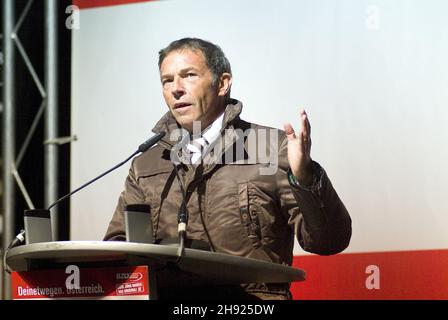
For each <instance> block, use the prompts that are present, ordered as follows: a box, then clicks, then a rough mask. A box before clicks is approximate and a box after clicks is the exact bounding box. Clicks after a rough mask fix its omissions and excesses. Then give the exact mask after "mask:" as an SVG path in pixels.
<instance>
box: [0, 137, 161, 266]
mask: <svg viewBox="0 0 448 320" xmlns="http://www.w3.org/2000/svg"><path fill="white" fill-rule="evenodd" d="M165 134H166V133H165V132H163V131H162V132H159V133H157V134H155V135H154V136H152V137H151V138H149V139H148V140H146V141H145V142H143V143H142V144H141V145H139V146H138V149H137V150H136V151H135V152H134V153H132V154H131V155H130V156H129V157H127V158H126V159H125V160H124V161H122V162H120V163H119V164H117V165H115V166H114V167H112V168H110V169H109V170H107V171H106V172H104V173H102V174H100V175H99V176H97V177H95V178H93V179H92V180H90V181H88V182H86V183H85V184H83V185H82V186H80V187H79V188H77V189H75V190H73V191H72V192H70V193H68V194H66V195H65V196H63V197H62V198H59V199H58V200H56V201H55V202H53V203H52V204H51V205H50V206H49V207H48V209H47V210H50V209H51V208H53V207H54V206H55V205H57V204H58V203H59V202H61V201H63V200H65V199H67V198H68V197H70V196H71V195H73V194H74V193H76V192H78V191H80V190H81V189H84V188H85V187H87V186H88V185H90V184H92V183H93V182H95V181H97V180H98V179H100V178H102V177H104V176H105V175H106V174H108V173H110V172H111V171H114V170H115V169H117V168H119V167H121V166H122V165H124V164H125V163H126V162H128V161H129V160H130V159H131V158H133V157H134V156H136V155H137V154H139V153H143V152H145V151H146V150H148V149H149V148H151V147H152V146H153V145H155V144H156V143H157V142H158V141H159V140H160V139H162V138H163V137H164V136H165ZM23 241H25V230H24V229H22V230H20V233H19V234H18V235H16V237H15V238H14V239H13V240H12V241H11V243H10V244H9V246H8V247H7V249H6V250H5V253H4V255H3V265H4V266H5V270H6V272H8V273H11V270H9V268H8V266H7V265H6V254H7V253H8V251H9V250H10V249H11V248H14V247H15V246H17V245H19V244H21V243H23Z"/></svg>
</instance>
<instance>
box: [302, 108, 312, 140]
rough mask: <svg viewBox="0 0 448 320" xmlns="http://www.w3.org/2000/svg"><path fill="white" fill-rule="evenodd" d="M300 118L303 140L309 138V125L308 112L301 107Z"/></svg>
mask: <svg viewBox="0 0 448 320" xmlns="http://www.w3.org/2000/svg"><path fill="white" fill-rule="evenodd" d="M300 120H301V125H302V137H303V138H304V139H305V140H308V139H310V138H311V125H310V121H309V119H308V114H307V113H306V112H305V110H303V109H301V110H300Z"/></svg>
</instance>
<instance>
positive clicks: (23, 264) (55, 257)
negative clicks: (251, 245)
mask: <svg viewBox="0 0 448 320" xmlns="http://www.w3.org/2000/svg"><path fill="white" fill-rule="evenodd" d="M6 264H7V265H8V267H9V268H10V269H11V270H12V271H16V272H19V273H20V272H26V271H33V270H34V271H36V270H50V271H51V270H58V269H59V270H60V269H65V268H66V267H67V266H68V265H75V266H77V267H79V268H81V269H82V268H105V267H122V266H147V267H148V279H149V299H152V300H157V299H159V297H160V293H161V292H163V291H165V292H167V290H168V291H169V289H170V288H195V287H201V286H213V287H219V286H230V287H232V286H234V287H239V285H240V284H249V283H285V282H295V281H302V280H304V279H305V272H304V271H303V270H300V269H296V268H292V267H289V266H284V265H280V264H276V263H271V262H266V261H262V260H256V259H251V258H243V257H238V256H232V255H227V254H221V253H216V252H209V251H203V250H198V249H190V248H186V249H185V251H184V255H183V256H181V257H178V247H177V246H175V245H158V244H144V243H132V242H120V241H58V242H41V243H33V244H28V245H22V246H19V247H15V248H13V249H11V250H10V251H9V252H8V253H7V256H6ZM187 292H188V289H187Z"/></svg>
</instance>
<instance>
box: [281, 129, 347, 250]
mask: <svg viewBox="0 0 448 320" xmlns="http://www.w3.org/2000/svg"><path fill="white" fill-rule="evenodd" d="M312 166H313V171H314V175H315V183H314V184H313V185H312V186H310V187H309V188H305V187H300V186H299V185H297V184H294V183H293V182H292V181H291V180H290V179H289V178H288V175H290V169H289V163H288V160H287V138H286V136H285V138H284V140H283V141H282V143H281V146H280V154H279V167H280V169H283V170H280V172H281V178H280V179H281V182H280V186H279V187H280V196H281V205H282V207H283V211H284V212H285V213H287V214H288V215H289V220H288V223H289V224H293V225H294V229H295V234H296V237H297V240H298V242H299V244H300V246H301V247H302V248H303V249H304V250H305V251H308V252H312V253H316V254H320V255H330V254H335V253H339V252H341V251H343V250H344V249H345V248H347V246H348V244H349V242H350V238H351V234H352V227H351V218H350V215H349V213H348V211H347V209H346V208H345V206H344V204H343V203H342V201H341V199H340V198H339V196H338V194H337V193H336V191H335V189H334V188H333V186H332V184H331V182H330V179H329V178H328V176H327V174H326V172H325V170H324V169H323V168H322V167H321V166H320V165H319V164H318V163H317V162H315V161H313V163H312Z"/></svg>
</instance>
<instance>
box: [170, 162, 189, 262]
mask: <svg viewBox="0 0 448 320" xmlns="http://www.w3.org/2000/svg"><path fill="white" fill-rule="evenodd" d="M173 166H174V170H175V171H176V178H177V182H178V183H179V187H180V192H181V193H182V203H181V205H180V208H179V212H178V215H177V234H178V236H179V249H178V251H177V259H178V261H177V262H179V259H180V258H181V257H182V256H183V255H184V254H185V240H186V237H187V224H188V209H187V195H186V192H185V189H184V187H183V185H182V182H181V179H180V177H179V170H177V166H176V164H175V163H173Z"/></svg>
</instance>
